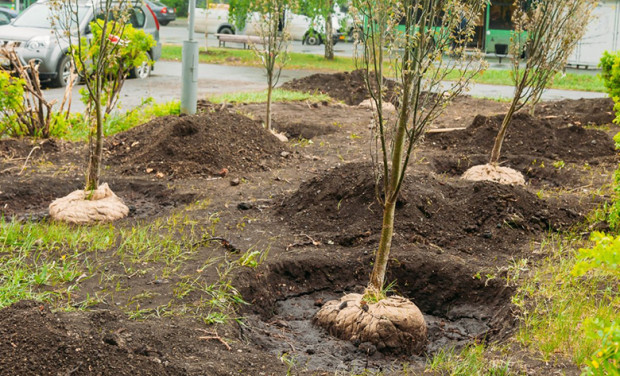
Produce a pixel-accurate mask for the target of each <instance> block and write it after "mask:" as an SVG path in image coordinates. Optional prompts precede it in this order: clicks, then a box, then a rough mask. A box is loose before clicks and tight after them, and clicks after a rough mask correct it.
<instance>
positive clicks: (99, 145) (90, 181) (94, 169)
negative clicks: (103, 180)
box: [86, 82, 103, 191]
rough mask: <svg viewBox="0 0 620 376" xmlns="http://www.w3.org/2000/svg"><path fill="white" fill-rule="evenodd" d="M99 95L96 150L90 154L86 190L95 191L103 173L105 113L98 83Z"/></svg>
mask: <svg viewBox="0 0 620 376" xmlns="http://www.w3.org/2000/svg"><path fill="white" fill-rule="evenodd" d="M96 90H97V93H96V94H95V96H96V99H95V101H94V103H93V104H94V105H95V112H96V116H97V119H96V122H97V124H96V125H97V130H96V136H95V150H92V146H91V153H90V161H89V163H88V175H87V177H86V190H87V191H90V190H94V189H97V188H98V187H99V174H100V171H101V157H102V154H103V112H102V111H101V83H100V82H97V89H96Z"/></svg>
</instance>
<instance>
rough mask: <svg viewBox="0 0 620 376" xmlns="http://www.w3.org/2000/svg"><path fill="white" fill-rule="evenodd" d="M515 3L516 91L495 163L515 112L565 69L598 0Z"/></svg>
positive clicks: (520, 0) (494, 151) (497, 145)
mask: <svg viewBox="0 0 620 376" xmlns="http://www.w3.org/2000/svg"><path fill="white" fill-rule="evenodd" d="M515 4H516V5H517V6H516V7H515V10H514V12H513V15H512V19H513V20H515V31H514V33H513V36H512V38H511V43H510V54H511V56H512V78H513V80H514V86H515V93H514V97H513V100H512V103H511V105H510V108H509V110H508V112H507V113H506V115H505V116H504V119H503V121H502V125H501V127H500V129H499V132H498V134H497V137H496V138H495V144H494V145H493V149H492V151H491V158H490V163H493V164H496V163H498V162H499V157H500V153H501V149H502V144H503V142H504V138H505V136H506V132H507V130H508V125H509V124H510V120H511V119H512V116H513V114H514V113H515V112H516V111H519V110H520V109H522V108H523V107H524V106H525V105H526V104H528V103H529V104H531V105H536V103H538V101H539V100H540V98H541V96H542V93H543V90H544V89H545V88H546V87H547V86H548V85H549V84H550V83H551V82H552V80H553V78H554V77H555V75H556V74H557V73H558V72H559V71H561V70H562V69H564V67H565V66H566V62H567V60H568V57H569V56H570V54H571V53H572V52H573V50H574V49H575V47H576V46H577V42H578V41H579V40H580V39H581V37H582V36H583V35H584V33H585V30H586V28H585V27H584V25H587V24H588V23H589V20H590V18H591V17H592V10H593V9H594V8H595V7H596V5H597V0H531V1H527V2H525V1H523V0H515ZM522 56H525V58H522ZM523 60H524V62H525V64H522V61H523Z"/></svg>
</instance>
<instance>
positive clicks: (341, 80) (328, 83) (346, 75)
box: [282, 69, 397, 106]
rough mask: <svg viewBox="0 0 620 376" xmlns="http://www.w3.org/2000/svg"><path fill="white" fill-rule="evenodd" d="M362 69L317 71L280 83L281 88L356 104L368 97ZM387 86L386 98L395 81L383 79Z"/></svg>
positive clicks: (395, 84)
mask: <svg viewBox="0 0 620 376" xmlns="http://www.w3.org/2000/svg"><path fill="white" fill-rule="evenodd" d="M363 74H364V73H363V71H362V70H360V69H358V70H355V71H353V72H342V73H333V74H327V73H317V74H313V75H311V76H307V77H304V78H300V79H295V80H291V81H288V82H286V83H284V84H283V85H282V88H283V89H287V90H296V91H303V92H306V93H321V94H327V95H329V96H330V97H332V98H334V99H337V100H339V101H343V102H344V103H346V104H348V105H349V106H357V105H358V104H360V103H361V102H362V101H364V100H365V99H367V98H370V96H369V95H368V89H367V88H366V84H365V83H364V76H363ZM384 82H385V85H386V87H387V92H388V93H392V94H387V98H391V97H393V96H394V95H393V94H394V93H395V91H396V89H397V83H396V82H394V81H392V80H388V79H384Z"/></svg>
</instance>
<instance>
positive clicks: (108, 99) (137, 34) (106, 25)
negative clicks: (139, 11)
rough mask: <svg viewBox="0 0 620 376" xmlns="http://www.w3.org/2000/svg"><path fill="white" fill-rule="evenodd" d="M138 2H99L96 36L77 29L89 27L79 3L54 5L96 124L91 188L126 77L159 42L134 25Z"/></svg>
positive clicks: (91, 137) (93, 25)
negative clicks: (106, 126)
mask: <svg viewBox="0 0 620 376" xmlns="http://www.w3.org/2000/svg"><path fill="white" fill-rule="evenodd" d="M136 4H140V3H136V2H135V1H130V0H101V1H98V0H94V1H93V3H92V4H91V5H92V7H93V9H95V20H94V21H93V22H90V24H89V27H88V30H89V32H90V33H92V37H87V36H86V35H85V34H88V33H86V32H84V31H83V30H81V29H80V28H79V27H76V26H75V25H81V24H83V21H84V20H83V19H81V18H80V17H81V15H82V14H83V12H80V11H79V7H80V6H83V5H80V1H79V0H65V1H62V0H56V1H55V2H53V7H55V9H56V11H57V14H58V15H59V19H58V20H57V21H58V23H59V25H60V27H61V28H62V29H63V30H64V37H66V38H68V39H69V41H70V43H71V45H72V47H71V49H70V56H71V58H72V59H73V60H74V63H75V67H76V69H77V72H78V74H79V75H80V77H81V78H82V80H83V81H84V85H85V87H86V90H83V92H82V95H83V97H84V99H85V102H86V104H87V114H88V119H89V123H90V133H89V148H88V150H89V158H88V160H89V163H88V171H87V174H86V190H87V191H89V190H94V189H97V187H98V186H99V176H100V171H101V162H102V155H103V136H104V135H103V126H104V122H105V118H106V116H107V115H109V113H110V112H111V111H112V109H113V108H114V107H115V105H116V103H117V101H118V97H119V94H120V91H121V89H122V87H123V84H124V82H125V79H126V78H127V76H128V75H129V74H130V71H131V70H132V69H134V68H135V67H139V66H140V65H142V64H143V63H144V62H145V61H146V60H148V54H147V53H146V51H148V50H149V49H150V48H152V47H153V46H154V44H155V41H154V40H153V38H152V36H150V35H147V34H146V33H144V31H142V30H135V29H134V28H133V27H132V25H131V17H132V15H133V13H132V12H134V11H135V10H134V6H136Z"/></svg>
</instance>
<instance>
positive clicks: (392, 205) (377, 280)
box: [370, 108, 407, 291]
mask: <svg viewBox="0 0 620 376" xmlns="http://www.w3.org/2000/svg"><path fill="white" fill-rule="evenodd" d="M404 115H406V110H405V109H404V108H403V109H402V110H401V115H400V119H399V121H398V123H399V124H398V130H397V131H396V137H395V139H394V150H393V154H392V171H391V174H390V176H389V177H388V176H386V177H384V179H390V180H389V183H388V187H387V191H386V192H385V206H384V207H383V225H382V227H381V239H380V240H379V249H378V250H377V255H376V256H375V264H374V266H373V268H372V274H371V275H370V287H371V288H374V289H375V291H381V289H382V288H383V284H384V282H385V271H386V269H387V264H388V260H389V258H390V249H391V248H392V235H393V234H394V214H395V211H396V201H397V200H398V192H397V191H395V189H396V188H397V186H398V181H399V179H400V175H401V174H402V173H403V168H404V166H403V161H402V159H403V153H404V147H405V138H406V136H407V117H406V116H404Z"/></svg>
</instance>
